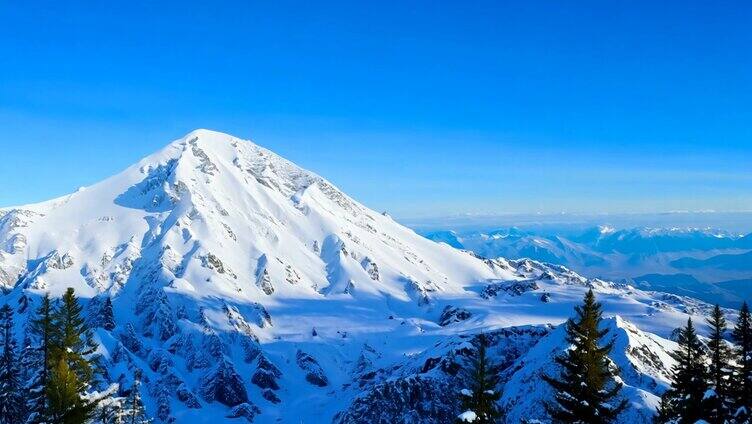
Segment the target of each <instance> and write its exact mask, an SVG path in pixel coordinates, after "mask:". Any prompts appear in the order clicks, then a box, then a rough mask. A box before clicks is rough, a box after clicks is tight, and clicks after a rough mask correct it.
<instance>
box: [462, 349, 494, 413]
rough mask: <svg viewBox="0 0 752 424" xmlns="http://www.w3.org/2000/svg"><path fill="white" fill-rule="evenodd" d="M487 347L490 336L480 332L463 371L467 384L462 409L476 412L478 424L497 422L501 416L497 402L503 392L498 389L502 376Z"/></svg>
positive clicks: (463, 394)
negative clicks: (489, 355) (489, 356)
mask: <svg viewBox="0 0 752 424" xmlns="http://www.w3.org/2000/svg"><path fill="white" fill-rule="evenodd" d="M487 347H488V338H487V337H486V335H485V334H480V335H479V336H478V338H477V339H476V341H475V349H474V350H473V352H472V355H471V356H470V357H469V358H468V359H467V363H466V365H465V368H464V369H463V373H462V375H463V379H464V380H465V384H466V385H467V388H466V389H464V390H463V393H462V411H463V412H464V411H472V412H474V413H475V415H476V417H477V418H476V420H475V421H473V423H477V424H491V423H496V422H499V420H500V418H501V412H500V411H499V407H498V405H497V404H496V402H497V401H498V400H499V398H500V397H501V392H499V391H498V390H497V386H498V385H499V379H500V376H499V372H498V369H497V367H496V366H495V365H494V364H493V363H492V362H491V361H490V360H489V358H488V355H487V352H486V349H487Z"/></svg>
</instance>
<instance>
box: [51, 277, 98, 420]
mask: <svg viewBox="0 0 752 424" xmlns="http://www.w3.org/2000/svg"><path fill="white" fill-rule="evenodd" d="M53 323H54V326H53V328H54V331H53V333H52V338H51V342H52V343H51V345H50V356H49V358H50V365H51V373H50V376H49V381H48V383H47V390H46V393H47V398H48V401H49V405H48V416H49V418H50V419H51V421H53V422H56V423H57V422H60V423H64V424H79V423H83V422H85V421H86V420H87V419H89V418H90V416H91V415H92V413H93V411H94V408H95V407H96V401H91V400H89V399H87V398H86V397H85V394H86V391H87V389H88V388H89V387H90V385H91V384H92V382H93V381H94V362H93V360H92V359H91V358H90V356H91V355H92V354H93V353H94V351H95V344H94V342H93V338H92V334H91V331H90V330H89V329H87V328H86V324H85V320H84V318H83V308H82V307H81V305H80V304H79V302H78V299H77V298H76V296H75V294H74V291H73V289H72V288H69V289H68V290H67V291H66V292H65V294H64V295H63V297H62V299H61V302H60V305H59V306H58V308H57V309H56V310H55V313H54V314H53Z"/></svg>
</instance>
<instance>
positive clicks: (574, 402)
mask: <svg viewBox="0 0 752 424" xmlns="http://www.w3.org/2000/svg"><path fill="white" fill-rule="evenodd" d="M575 311H576V313H577V316H576V319H574V320H573V319H569V320H568V321H567V323H566V330H567V338H566V340H567V343H569V344H570V345H571V346H572V348H570V349H569V350H568V351H567V352H566V353H565V354H564V355H562V356H559V357H557V358H556V362H557V363H558V364H559V365H560V366H561V367H563V369H564V370H563V373H562V375H561V379H556V378H553V377H550V376H545V375H544V376H543V379H544V380H545V381H546V382H547V383H548V384H550V385H551V387H553V389H554V390H555V391H556V399H555V400H556V403H547V404H546V405H545V407H546V410H547V411H548V413H549V414H550V415H551V417H552V418H553V419H554V421H555V422H560V423H583V424H600V423H609V422H612V421H613V420H614V419H615V418H616V417H617V416H618V415H619V414H620V413H621V411H622V410H624V408H626V406H627V403H626V400H622V401H621V402H619V403H618V404H616V405H612V404H611V401H612V400H613V399H614V398H615V397H616V395H617V394H618V392H619V390H620V389H621V387H622V384H621V383H618V382H615V381H614V377H615V376H616V371H615V370H614V369H612V368H611V367H610V362H609V359H608V356H607V355H608V353H609V352H610V351H611V349H612V347H613V342H611V343H606V344H605V345H603V346H600V345H599V344H600V341H601V339H602V338H603V337H604V336H605V335H606V333H607V332H608V330H599V329H598V326H599V324H600V322H601V319H602V318H601V314H602V312H601V305H600V304H599V303H597V302H596V301H595V295H594V294H593V290H589V291H588V292H587V294H586V295H585V298H584V302H583V304H582V305H581V306H577V307H575Z"/></svg>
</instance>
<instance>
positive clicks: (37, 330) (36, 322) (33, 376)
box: [26, 294, 54, 424]
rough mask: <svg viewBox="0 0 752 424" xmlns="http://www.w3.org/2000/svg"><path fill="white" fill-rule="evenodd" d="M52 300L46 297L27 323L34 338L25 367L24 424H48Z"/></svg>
mask: <svg viewBox="0 0 752 424" xmlns="http://www.w3.org/2000/svg"><path fill="white" fill-rule="evenodd" d="M52 314H53V310H52V300H51V299H50V295H49V294H46V295H45V296H44V297H43V298H42V303H41V304H40V305H39V308H38V309H37V310H36V314H35V316H34V317H33V318H32V319H31V321H30V327H29V330H30V333H31V335H32V336H33V339H32V344H33V346H31V349H32V350H33V352H31V353H30V354H29V356H28V359H27V360H28V361H31V360H33V363H31V362H30V363H28V364H27V365H26V372H27V373H28V381H27V385H26V396H27V399H26V409H27V413H28V417H27V418H26V424H41V423H45V422H47V419H46V416H47V412H48V411H47V393H46V391H47V383H48V381H49V370H50V345H51V343H52V335H53V332H54V327H53V326H54V322H53V320H52Z"/></svg>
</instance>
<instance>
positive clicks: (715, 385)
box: [705, 305, 733, 424]
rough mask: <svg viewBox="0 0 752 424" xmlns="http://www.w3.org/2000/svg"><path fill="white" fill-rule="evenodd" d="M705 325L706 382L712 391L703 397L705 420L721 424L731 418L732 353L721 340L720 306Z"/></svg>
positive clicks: (724, 320)
mask: <svg viewBox="0 0 752 424" xmlns="http://www.w3.org/2000/svg"><path fill="white" fill-rule="evenodd" d="M707 323H708V325H709V326H710V340H709V341H708V357H709V359H710V367H709V369H708V378H709V380H708V382H709V388H710V389H711V390H712V392H709V393H708V395H707V396H705V398H706V399H705V400H706V402H707V405H706V407H707V408H708V411H707V414H708V415H707V419H708V421H709V422H710V423H712V424H723V423H725V422H726V421H727V420H729V419H730V418H731V416H730V411H731V408H732V407H733V405H732V398H731V385H730V383H731V381H730V380H731V367H730V365H729V362H730V361H731V359H732V354H733V352H732V350H731V348H730V347H729V345H728V344H727V343H726V341H725V340H724V339H723V335H724V334H725V333H726V318H725V317H724V316H723V311H721V308H720V306H718V305H715V308H714V309H713V313H712V314H711V316H710V318H708V320H707ZM711 393H712V394H711Z"/></svg>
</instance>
